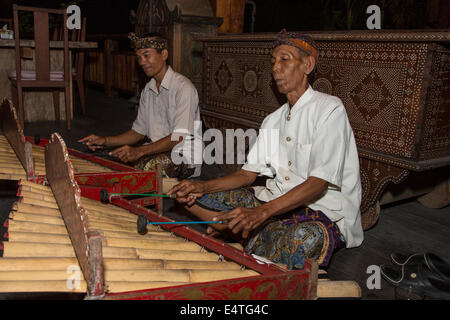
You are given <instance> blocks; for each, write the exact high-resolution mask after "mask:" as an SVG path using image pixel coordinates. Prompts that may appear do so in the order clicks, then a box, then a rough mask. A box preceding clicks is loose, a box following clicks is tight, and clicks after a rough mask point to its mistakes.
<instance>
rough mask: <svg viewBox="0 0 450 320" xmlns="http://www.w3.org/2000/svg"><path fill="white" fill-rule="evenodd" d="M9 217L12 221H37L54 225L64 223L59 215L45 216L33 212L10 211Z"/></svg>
mask: <svg viewBox="0 0 450 320" xmlns="http://www.w3.org/2000/svg"><path fill="white" fill-rule="evenodd" d="M9 218H10V219H12V220H14V221H28V222H38V223H48V224H56V225H61V226H62V225H64V220H63V219H62V218H61V217H53V216H46V215H41V214H33V213H20V212H17V211H11V213H10V214H9Z"/></svg>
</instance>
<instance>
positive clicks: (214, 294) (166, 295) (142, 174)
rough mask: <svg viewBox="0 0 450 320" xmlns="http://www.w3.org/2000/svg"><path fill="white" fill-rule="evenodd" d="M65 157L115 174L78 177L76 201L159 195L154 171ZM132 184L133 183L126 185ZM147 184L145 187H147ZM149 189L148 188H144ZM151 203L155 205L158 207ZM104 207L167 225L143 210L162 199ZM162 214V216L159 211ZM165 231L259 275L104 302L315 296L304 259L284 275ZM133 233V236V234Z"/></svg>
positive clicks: (198, 238) (204, 238) (176, 229)
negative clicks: (300, 266) (299, 266)
mask: <svg viewBox="0 0 450 320" xmlns="http://www.w3.org/2000/svg"><path fill="white" fill-rule="evenodd" d="M26 141H29V142H31V143H34V142H35V141H34V139H32V138H30V137H26ZM47 142H48V140H40V142H39V145H41V146H45V145H46V144H47ZM67 150H68V152H69V154H76V156H77V157H79V158H82V159H86V160H89V161H91V162H94V163H97V164H99V165H102V166H104V167H108V168H111V169H113V170H116V172H109V173H89V174H87V173H79V174H75V175H74V177H75V180H77V183H78V184H79V187H80V190H81V195H82V196H83V197H87V198H90V199H94V200H97V201H99V200H100V190H101V189H106V190H108V193H121V192H124V190H126V191H127V192H126V193H143V192H152V191H155V192H157V193H161V177H160V176H158V174H157V173H156V172H154V171H139V170H137V169H135V168H132V167H130V166H127V165H123V164H120V163H116V162H114V161H111V160H107V159H103V158H99V157H95V156H89V155H84V154H80V152H79V151H77V150H73V149H67ZM32 181H34V182H37V183H41V184H47V181H46V177H45V176H35V177H33V179H32ZM130 181H133V182H134V183H133V184H132V183H130ZM150 182H151V183H150ZM150 185H152V186H151V187H150ZM157 201H159V202H160V203H161V204H160V206H158V204H157ZM110 203H112V204H114V205H117V206H119V207H121V208H123V209H126V210H127V211H129V212H131V213H133V214H136V215H144V216H145V217H146V218H147V219H148V220H149V221H152V222H173V221H174V220H171V219H169V218H167V217H164V216H162V215H160V214H158V213H156V212H154V211H152V210H150V209H148V208H145V207H144V205H148V204H155V205H156V206H157V208H158V207H159V208H162V198H160V197H157V199H154V198H152V199H149V197H146V198H142V199H138V201H135V200H134V201H133V200H131V201H130V200H127V199H124V198H123V197H120V196H119V197H111V198H110ZM161 211H162V210H161ZM161 227H162V228H164V229H166V230H167V231H170V232H173V233H175V234H177V235H179V236H181V237H184V238H187V239H189V240H190V241H193V242H195V243H197V244H199V245H200V246H202V247H204V248H206V249H208V250H211V251H213V252H216V253H218V254H220V255H221V256H223V257H224V258H227V259H229V260H232V261H234V262H236V263H238V264H240V265H242V266H244V267H246V268H249V269H252V270H255V271H257V272H259V273H261V274H262V275H260V276H253V277H245V278H235V279H230V280H222V281H211V282H203V283H198V284H191V285H182V286H173V287H165V288H156V289H150V290H137V291H130V292H122V293H108V294H106V295H105V297H104V298H105V299H121V300H123V299H135V300H142V299H177V300H178V299H193V300H197V299H219V300H220V299H258V300H260V299H262V300H266V299H315V298H316V292H317V271H318V266H317V263H316V262H315V261H313V260H310V259H307V260H306V262H305V266H304V268H303V269H302V270H295V271H287V270H285V269H283V268H281V267H279V266H277V265H275V264H266V263H262V262H259V261H257V260H256V259H255V258H254V257H252V256H251V255H249V254H247V253H246V252H244V251H243V250H239V249H237V248H234V247H233V246H230V245H229V244H227V243H225V242H223V241H220V240H218V239H215V238H213V237H210V236H208V235H206V234H204V233H202V232H199V231H196V230H194V229H191V228H189V227H187V226H185V225H177V224H173V225H161ZM136 233H137V230H136Z"/></svg>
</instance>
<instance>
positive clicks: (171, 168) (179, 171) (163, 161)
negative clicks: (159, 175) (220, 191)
mask: <svg viewBox="0 0 450 320" xmlns="http://www.w3.org/2000/svg"><path fill="white" fill-rule="evenodd" d="M170 155H171V151H168V152H164V153H158V154H152V155H148V156H144V157H142V158H140V159H139V160H137V161H136V163H135V164H134V167H135V168H136V169H139V170H154V169H155V167H156V165H161V167H162V169H163V177H166V178H167V177H168V178H177V179H178V180H183V179H186V178H188V177H190V176H191V175H192V174H193V173H194V171H195V168H188V165H186V164H184V163H182V164H180V165H176V164H174V163H173V162H172V160H171V158H170Z"/></svg>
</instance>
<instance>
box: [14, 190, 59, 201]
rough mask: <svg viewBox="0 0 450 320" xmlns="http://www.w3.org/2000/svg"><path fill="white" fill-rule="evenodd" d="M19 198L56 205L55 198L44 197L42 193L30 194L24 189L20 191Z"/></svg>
mask: <svg viewBox="0 0 450 320" xmlns="http://www.w3.org/2000/svg"><path fill="white" fill-rule="evenodd" d="M20 196H21V197H24V198H30V199H36V200H42V201H46V202H50V203H54V204H56V200H55V197H53V195H52V196H50V195H46V194H44V193H38V192H31V191H27V190H24V189H21V190H20Z"/></svg>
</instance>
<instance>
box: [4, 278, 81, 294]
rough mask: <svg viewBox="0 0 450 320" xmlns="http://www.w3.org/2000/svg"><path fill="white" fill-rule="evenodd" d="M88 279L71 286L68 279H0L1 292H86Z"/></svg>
mask: <svg viewBox="0 0 450 320" xmlns="http://www.w3.org/2000/svg"><path fill="white" fill-rule="evenodd" d="M86 288H87V286H86V281H80V286H79V288H77V287H76V286H71V287H69V286H68V285H67V281H62V280H59V281H48V280H45V281H0V292H78V293H86Z"/></svg>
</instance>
